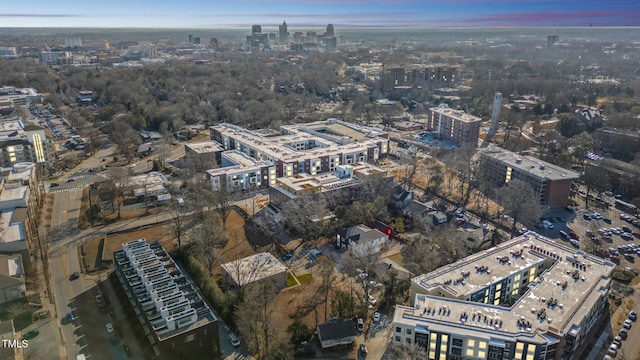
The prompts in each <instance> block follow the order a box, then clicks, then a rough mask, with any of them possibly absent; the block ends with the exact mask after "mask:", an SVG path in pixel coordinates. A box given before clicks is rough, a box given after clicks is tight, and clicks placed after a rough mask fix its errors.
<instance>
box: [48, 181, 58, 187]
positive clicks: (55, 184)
mask: <svg viewBox="0 0 640 360" xmlns="http://www.w3.org/2000/svg"><path fill="white" fill-rule="evenodd" d="M56 186H60V183H57V182H54V183H51V185H50V186H49V187H56Z"/></svg>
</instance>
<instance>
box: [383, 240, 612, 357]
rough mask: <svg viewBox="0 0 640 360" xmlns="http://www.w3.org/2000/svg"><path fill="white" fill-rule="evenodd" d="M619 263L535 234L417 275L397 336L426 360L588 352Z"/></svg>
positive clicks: (398, 317) (397, 320) (396, 323)
mask: <svg viewBox="0 0 640 360" xmlns="http://www.w3.org/2000/svg"><path fill="white" fill-rule="evenodd" d="M614 266H615V265H614V264H613V263H611V262H609V261H605V260H603V259H601V258H598V257H596V256H593V255H590V254H588V253H585V252H584V251H581V250H578V249H574V248H570V247H568V246H565V245H564V244H563V243H558V242H556V241H554V240H551V239H548V238H545V237H543V236H541V235H539V234H536V233H534V232H529V233H526V234H524V235H522V236H519V237H517V238H514V239H511V240H509V241H507V242H505V243H502V244H500V245H499V246H496V247H494V248H491V249H488V250H484V251H482V252H479V253H477V254H474V255H471V256H469V257H466V258H464V259H462V260H460V261H458V262H455V263H453V264H449V265H446V266H444V267H441V268H439V269H437V270H435V271H433V272H431V273H428V274H424V275H420V276H417V277H415V278H413V279H412V280H411V293H412V298H413V304H412V306H403V305H396V308H395V312H394V318H393V335H392V337H393V339H392V340H393V341H394V342H396V343H408V344H417V345H418V346H422V347H424V348H425V350H426V351H427V354H428V359H451V360H462V359H516V360H525V359H526V360H538V359H545V360H549V359H556V360H572V359H580V358H584V357H583V356H582V354H581V353H580V352H579V349H580V350H581V349H582V348H581V346H582V345H583V344H585V342H586V341H588V339H590V338H591V337H592V336H593V335H594V334H593V330H594V324H596V323H597V322H598V320H599V319H600V317H601V316H602V315H603V314H604V313H606V311H607V310H606V304H607V299H608V296H609V287H610V283H611V274H612V272H613V269H614Z"/></svg>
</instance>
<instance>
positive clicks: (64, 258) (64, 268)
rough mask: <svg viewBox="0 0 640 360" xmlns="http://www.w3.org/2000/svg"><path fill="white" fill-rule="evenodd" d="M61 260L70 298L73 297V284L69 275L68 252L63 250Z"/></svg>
mask: <svg viewBox="0 0 640 360" xmlns="http://www.w3.org/2000/svg"><path fill="white" fill-rule="evenodd" d="M60 262H61V263H62V273H63V274H64V279H65V282H66V284H67V293H68V294H69V299H71V295H72V294H71V284H70V283H69V275H68V273H67V265H66V264H67V252H66V251H65V252H63V253H62V256H60Z"/></svg>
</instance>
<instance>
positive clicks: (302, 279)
mask: <svg viewBox="0 0 640 360" xmlns="http://www.w3.org/2000/svg"><path fill="white" fill-rule="evenodd" d="M311 280H313V276H311V274H302V275H300V276H298V281H300V284H306V283H308V282H311Z"/></svg>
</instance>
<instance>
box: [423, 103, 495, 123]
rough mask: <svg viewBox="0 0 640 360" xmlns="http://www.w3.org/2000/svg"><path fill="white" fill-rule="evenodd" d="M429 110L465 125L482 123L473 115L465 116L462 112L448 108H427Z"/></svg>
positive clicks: (480, 119)
mask: <svg viewBox="0 0 640 360" xmlns="http://www.w3.org/2000/svg"><path fill="white" fill-rule="evenodd" d="M429 110H431V111H433V112H434V113H437V114H443V115H446V116H448V117H450V118H452V119H456V120H459V121H462V122H466V123H471V122H481V121H482V118H480V117H478V116H475V115H471V114H467V113H466V112H464V111H463V110H455V109H450V108H448V107H443V106H438V107H432V108H429Z"/></svg>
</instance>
